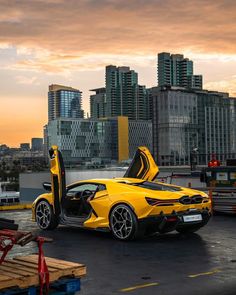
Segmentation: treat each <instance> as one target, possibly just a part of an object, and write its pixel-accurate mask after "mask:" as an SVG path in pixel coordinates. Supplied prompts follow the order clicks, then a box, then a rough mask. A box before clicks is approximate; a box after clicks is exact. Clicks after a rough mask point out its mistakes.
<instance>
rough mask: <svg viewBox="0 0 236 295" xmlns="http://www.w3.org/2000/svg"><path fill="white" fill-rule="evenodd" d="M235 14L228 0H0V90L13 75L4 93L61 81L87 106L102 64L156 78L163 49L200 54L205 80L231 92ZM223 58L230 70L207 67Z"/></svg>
mask: <svg viewBox="0 0 236 295" xmlns="http://www.w3.org/2000/svg"><path fill="white" fill-rule="evenodd" d="M235 15H236V2H235V1H234V0H224V1H222V0H198V1H197V0H184V1H183V0H165V1H163V0H146V1H145V0H129V1H125V0H119V1H116V0H101V1H100V0H79V1H77V0H34V1H29V0H21V1H18V0H11V1H5V0H0V78H1V81H2V84H3V87H2V88H3V92H4V91H5V90H4V89H5V85H7V84H8V83H10V82H9V81H10V80H11V81H12V82H11V85H12V87H11V90H10V92H9V91H8V92H6V93H4V95H6V96H5V97H8V96H9V97H11V98H14V97H17V95H18V92H19V89H18V87H19V86H21V87H22V88H21V91H22V96H24V92H25V95H26V96H27V97H28V96H29V95H32V103H33V101H34V99H33V97H34V95H36V96H37V97H40V96H41V97H42V99H45V97H46V93H47V85H48V84H51V83H56V82H58V81H59V82H60V83H64V84H69V85H71V86H74V87H78V88H80V89H81V90H82V91H83V92H84V93H85V95H84V100H85V101H87V102H86V103H85V105H87V108H88V89H91V88H93V87H94V86H99V85H94V83H95V82H94V81H96V79H97V81H98V78H97V77H98V73H99V75H102V74H103V72H104V67H105V65H107V64H116V65H128V66H131V67H134V68H135V70H138V71H139V74H140V77H141V80H142V81H141V82H142V83H146V84H149V85H148V86H155V83H156V69H155V67H156V54H157V53H158V52H161V51H168V52H172V53H184V54H186V56H189V57H190V58H193V57H194V58H193V60H194V61H195V64H196V63H197V61H198V60H200V65H201V68H198V71H199V73H203V74H204V80H205V82H206V84H205V85H206V87H208V86H209V87H215V88H216V90H221V88H223V89H225V90H226V91H230V93H232V94H235V92H236V90H235V86H234V85H235V84H234V81H235V75H236V72H235V70H232V68H233V67H234V68H235V66H236V35H235V31H236V22H235ZM212 57H213V58H212ZM203 61H204V62H203ZM225 63H227V65H228V71H229V72H227V69H226V67H225V69H224V71H223V72H222V73H221V75H218V74H217V70H214V73H213V75H211V76H208V75H207V74H208V73H210V71H211V69H210V68H214V69H215V68H216V66H217V65H218V71H221V70H220V67H221V65H222V64H225ZM148 69H150V72H148ZM99 71H100V72H99ZM92 72H93V73H94V75H93V73H92ZM91 73H92V74H91ZM153 73H154V75H153ZM87 76H89V77H91V78H93V79H90V80H89V81H85V80H84V77H87ZM6 77H8V82H5V81H6V79H7V78H6ZM99 81H104V77H102V78H100V80H99ZM13 83H16V85H13ZM77 83H79V85H77ZM209 83H210V84H209ZM95 84H96V83H95ZM97 84H98V82H97ZM40 85H41V87H42V88H40ZM227 85H229V88H227V87H228V86H227ZM29 86H32V87H35V88H32V89H33V90H32V91H31V92H30V93H28V92H27V91H28V89H29ZM101 86H103V85H101ZM23 87H25V88H23ZM26 87H28V88H26ZM37 91H38V92H37ZM36 92H37V93H36ZM42 93H44V95H45V97H43V95H42ZM27 103H28V102H27ZM23 105H24V104H23ZM46 112H47V110H45V113H46Z"/></svg>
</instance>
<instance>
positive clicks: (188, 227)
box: [32, 146, 211, 240]
mask: <svg viewBox="0 0 236 295" xmlns="http://www.w3.org/2000/svg"><path fill="white" fill-rule="evenodd" d="M49 157H50V166H51V169H50V171H51V183H44V188H45V189H46V190H49V191H50V192H49V193H45V194H42V195H40V196H39V197H38V198H37V199H36V200H35V201H34V203H33V206H32V213H33V220H34V221H36V222H37V224H38V226H39V227H40V228H41V229H44V230H49V229H54V228H56V227H57V226H58V224H64V225H71V226H77V227H83V228H87V229H94V230H101V231H111V232H112V234H113V235H114V237H115V238H117V239H119V240H129V239H134V238H136V237H138V236H141V235H145V234H146V235H147V234H152V233H155V232H159V233H166V232H170V231H173V230H177V231H178V232H180V233H190V232H194V231H197V230H198V229H199V228H201V227H202V226H204V225H205V224H206V223H207V222H208V220H209V219H210V216H211V200H210V199H209V197H208V195H207V194H205V193H203V192H201V191H196V190H192V189H189V188H183V187H178V186H174V185H169V184H168V185H167V184H164V183H160V182H155V181H153V180H154V179H155V177H156V175H157V174H158V172H159V169H158V167H157V165H156V164H155V162H154V160H153V158H152V155H151V154H150V152H149V150H148V149H147V148H146V147H139V148H138V150H137V152H136V154H135V156H134V158H133V160H132V162H131V164H130V166H129V168H128V170H127V171H126V173H125V175H124V177H123V178H113V179H92V180H86V181H85V180H83V181H78V182H76V183H73V184H70V185H68V186H66V184H65V169H64V165H63V159H62V155H61V153H60V151H59V150H58V148H57V146H52V148H51V149H50V151H49Z"/></svg>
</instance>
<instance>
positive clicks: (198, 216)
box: [183, 214, 202, 222]
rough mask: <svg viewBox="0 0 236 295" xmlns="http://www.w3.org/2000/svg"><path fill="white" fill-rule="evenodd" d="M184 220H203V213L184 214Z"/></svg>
mask: <svg viewBox="0 0 236 295" xmlns="http://www.w3.org/2000/svg"><path fill="white" fill-rule="evenodd" d="M183 221H184V222H194V221H202V215H201V214H194V215H185V216H183Z"/></svg>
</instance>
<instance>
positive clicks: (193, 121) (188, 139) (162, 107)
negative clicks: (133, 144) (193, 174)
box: [152, 86, 236, 166]
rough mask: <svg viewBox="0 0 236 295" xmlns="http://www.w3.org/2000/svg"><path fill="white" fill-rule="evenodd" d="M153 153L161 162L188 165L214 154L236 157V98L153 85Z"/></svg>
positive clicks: (209, 157) (202, 91)
mask: <svg viewBox="0 0 236 295" xmlns="http://www.w3.org/2000/svg"><path fill="white" fill-rule="evenodd" d="M152 96H153V152H154V156H155V159H156V161H158V162H159V164H160V165H164V166H165V165H171V166H172V165H173V166H174V165H189V164H190V154H191V151H193V149H197V150H198V163H199V164H202V165H206V164H207V163H208V161H209V160H210V159H211V157H212V154H217V157H218V159H219V160H221V161H223V160H225V159H226V158H227V157H231V156H232V155H233V154H234V155H235V156H236V99H233V98H230V97H229V96H228V94H226V93H221V92H216V91H207V90H187V89H183V88H177V87H170V86H163V87H154V88H152Z"/></svg>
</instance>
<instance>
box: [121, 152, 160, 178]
mask: <svg viewBox="0 0 236 295" xmlns="http://www.w3.org/2000/svg"><path fill="white" fill-rule="evenodd" d="M158 173H159V169H158V166H157V165H156V163H155V161H154V159H153V157H152V155H151V153H150V151H149V149H148V148H146V147H139V148H138V149H137V151H136V153H135V155H134V158H133V160H132V162H131V164H130V166H129V168H128V169H127V171H126V173H125V175H124V177H129V178H139V179H143V180H149V181H152V180H154V179H155V178H156V176H157V174H158Z"/></svg>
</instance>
